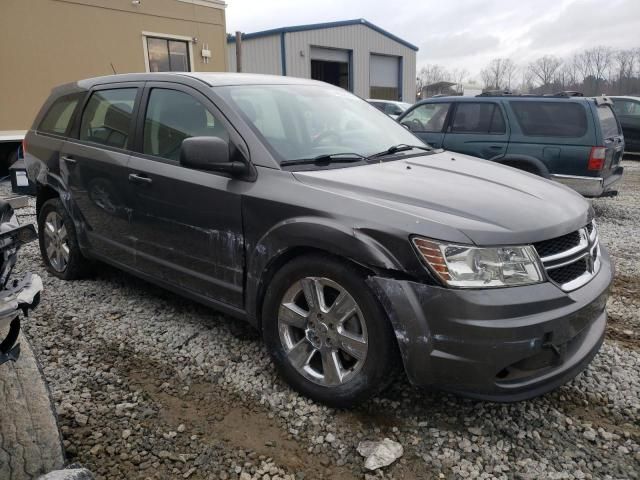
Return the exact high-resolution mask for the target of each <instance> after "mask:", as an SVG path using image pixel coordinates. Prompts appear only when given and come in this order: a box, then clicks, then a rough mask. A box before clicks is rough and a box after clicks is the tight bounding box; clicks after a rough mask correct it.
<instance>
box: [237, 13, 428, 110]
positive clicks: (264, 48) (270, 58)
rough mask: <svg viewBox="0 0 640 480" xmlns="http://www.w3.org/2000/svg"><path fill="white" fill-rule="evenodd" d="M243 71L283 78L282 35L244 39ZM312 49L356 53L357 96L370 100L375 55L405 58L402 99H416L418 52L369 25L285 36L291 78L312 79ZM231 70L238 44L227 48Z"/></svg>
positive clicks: (354, 54) (355, 91) (354, 84)
mask: <svg viewBox="0 0 640 480" xmlns="http://www.w3.org/2000/svg"><path fill="white" fill-rule="evenodd" d="M242 46H243V52H242V55H243V59H242V64H243V71H244V72H248V73H268V74H275V75H281V74H282V62H281V58H280V50H281V46H280V35H279V34H274V35H270V36H267V37H260V38H255V39H252V40H244V41H243V42H242ZM311 47H329V48H341V49H348V50H352V51H353V56H352V62H353V72H352V75H353V80H352V83H353V93H355V94H356V95H359V96H360V97H363V98H368V97H369V87H370V83H369V71H370V70H369V60H370V57H371V54H372V53H373V54H382V55H394V56H398V57H402V99H403V100H405V101H407V102H411V103H413V102H414V101H415V98H416V52H415V51H414V50H412V49H411V48H409V47H406V46H404V45H402V44H401V43H398V42H396V41H394V40H392V39H391V38H389V37H387V36H385V35H382V34H381V33H378V32H376V31H375V30H373V29H371V28H369V27H367V26H365V25H349V26H341V27H334V28H324V29H318V30H306V31H301V32H288V33H286V34H285V54H286V69H287V75H289V76H293V77H302V78H311V58H310V53H311ZM227 52H228V65H229V70H230V71H233V72H235V70H236V58H235V55H236V54H235V43H229V44H228V46H227Z"/></svg>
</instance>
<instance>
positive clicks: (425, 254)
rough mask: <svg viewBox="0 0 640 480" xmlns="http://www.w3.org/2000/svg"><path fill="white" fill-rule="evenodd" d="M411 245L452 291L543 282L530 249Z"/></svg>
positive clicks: (421, 241)
mask: <svg viewBox="0 0 640 480" xmlns="http://www.w3.org/2000/svg"><path fill="white" fill-rule="evenodd" d="M412 241H413V244H414V245H415V247H416V249H417V251H418V253H419V254H420V257H421V258H422V259H423V260H424V261H425V263H426V264H427V265H428V266H429V267H430V268H431V270H432V271H433V272H434V273H435V274H436V275H437V276H438V277H439V278H440V279H441V280H442V281H443V282H444V283H446V284H447V285H449V286H452V287H460V288H494V287H512V286H518V285H529V284H532V283H540V282H542V281H543V279H544V277H543V276H542V272H541V270H540V265H539V262H538V260H537V254H536V251H535V250H534V248H533V247H532V246H530V245H527V246H522V247H491V248H480V247H471V246H468V245H452V244H447V243H440V242H436V241H433V240H427V239H426V238H419V237H414V238H413V239H412Z"/></svg>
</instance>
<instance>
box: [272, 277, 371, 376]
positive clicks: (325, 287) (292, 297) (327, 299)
mask: <svg viewBox="0 0 640 480" xmlns="http://www.w3.org/2000/svg"><path fill="white" fill-rule="evenodd" d="M278 331H279V334H280V341H281V342H282V346H283V347H284V351H285V354H286V356H287V358H288V360H289V362H290V363H291V365H292V366H293V367H294V368H295V369H296V370H297V371H298V373H300V374H301V375H303V376H304V377H305V378H307V379H308V380H311V381H312V382H314V383H317V384H319V385H322V386H326V387H335V386H338V385H342V384H344V383H347V382H348V381H349V380H351V379H352V378H353V377H354V376H355V375H356V374H357V373H358V372H359V371H360V369H361V368H362V365H363V364H364V362H365V360H366V358H367V350H368V340H367V326H366V323H365V320H364V317H363V315H362V312H361V311H360V308H359V307H358V304H357V303H356V301H355V300H354V298H353V297H352V296H351V295H350V294H349V293H348V292H347V291H346V290H345V289H344V288H343V287H342V286H341V285H339V284H338V283H336V282H334V281H333V280H330V279H328V278H321V277H306V278H303V279H302V280H300V281H298V282H296V283H294V284H293V285H292V286H291V287H290V288H289V289H288V290H287V292H286V293H285V295H284V298H283V299H282V302H281V304H280V308H279V311H278Z"/></svg>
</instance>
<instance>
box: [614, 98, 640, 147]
mask: <svg viewBox="0 0 640 480" xmlns="http://www.w3.org/2000/svg"><path fill="white" fill-rule="evenodd" d="M610 98H611V100H613V109H614V110H615V112H616V115H617V116H618V120H619V121H620V125H621V126H622V133H623V134H624V143H625V152H624V153H627V154H632V155H640V97H610Z"/></svg>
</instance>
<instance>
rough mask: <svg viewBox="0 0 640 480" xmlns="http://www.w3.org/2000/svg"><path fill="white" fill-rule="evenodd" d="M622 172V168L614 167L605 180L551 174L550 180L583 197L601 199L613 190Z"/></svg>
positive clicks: (601, 178)
mask: <svg viewBox="0 0 640 480" xmlns="http://www.w3.org/2000/svg"><path fill="white" fill-rule="evenodd" d="M623 172H624V168H623V167H616V169H615V170H614V172H613V173H612V174H611V175H609V176H608V177H607V178H603V177H581V176H577V175H560V174H552V175H551V179H552V180H555V181H556V182H559V183H562V184H563V185H566V186H567V187H569V188H572V189H573V190H575V191H576V192H578V193H580V194H581V195H584V196H585V197H601V196H602V195H603V194H605V193H607V192H610V191H612V190H613V186H614V185H615V184H616V183H618V182H619V181H620V180H621V179H622V173H623Z"/></svg>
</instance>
